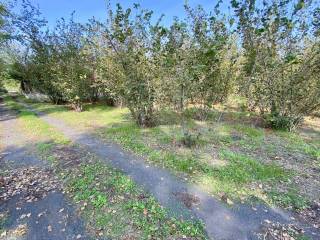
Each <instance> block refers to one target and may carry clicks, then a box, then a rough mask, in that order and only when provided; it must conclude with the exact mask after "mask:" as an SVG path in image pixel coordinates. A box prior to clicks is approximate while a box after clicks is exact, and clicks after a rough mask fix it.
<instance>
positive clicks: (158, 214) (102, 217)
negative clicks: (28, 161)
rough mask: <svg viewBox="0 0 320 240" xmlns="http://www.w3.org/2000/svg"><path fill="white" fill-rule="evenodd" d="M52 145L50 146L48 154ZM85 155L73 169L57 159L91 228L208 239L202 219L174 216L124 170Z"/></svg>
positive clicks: (119, 234)
mask: <svg viewBox="0 0 320 240" xmlns="http://www.w3.org/2000/svg"><path fill="white" fill-rule="evenodd" d="M52 147H53V146H52V145H51V146H48V147H47V148H46V150H45V152H46V155H47V156H50V151H51V150H52ZM42 150H43V148H42ZM79 151H80V150H79ZM43 153H44V151H42V154H43ZM61 154H63V152H61ZM63 155H64V154H63ZM81 155H82V157H83V158H84V159H85V160H84V161H85V162H83V163H82V164H80V165H78V166H77V167H74V166H72V170H71V169H70V168H66V167H62V168H59V164H60V163H59V162H56V161H54V163H55V164H56V169H58V170H57V172H58V174H59V175H60V177H61V178H62V179H63V181H64V183H65V186H66V191H67V192H68V193H69V194H70V195H71V196H72V198H73V199H74V201H75V202H76V203H77V204H78V206H80V210H81V213H82V215H83V216H85V218H86V219H87V222H88V224H89V229H98V235H99V236H101V235H103V236H105V237H108V238H111V239H124V238H125V237H127V238H130V237H133V238H134V239H171V238H173V239H178V238H183V237H184V236H186V237H193V238H195V239H206V235H205V231H204V229H203V225H202V224H201V223H200V222H198V221H187V220H181V219H177V218H174V217H172V214H170V213H169V212H167V210H166V209H165V208H163V207H162V206H161V205H160V204H159V203H158V202H157V201H156V200H155V199H154V198H153V197H152V196H150V195H147V194H145V193H144V191H143V190H142V189H141V188H140V187H138V186H137V185H136V184H135V183H134V182H133V181H132V180H131V179H130V178H128V177H127V176H125V175H124V174H123V173H121V172H120V171H117V170H115V169H114V168H111V167H109V166H108V165H106V164H104V163H101V162H100V161H99V160H97V159H96V158H95V157H93V156H88V155H87V156H86V154H84V153H83V154H81ZM88 159H89V160H88ZM66 161H67V160H66Z"/></svg>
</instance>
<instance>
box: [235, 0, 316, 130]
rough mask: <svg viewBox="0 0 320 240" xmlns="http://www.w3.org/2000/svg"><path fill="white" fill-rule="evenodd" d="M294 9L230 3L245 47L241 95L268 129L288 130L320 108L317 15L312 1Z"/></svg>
mask: <svg viewBox="0 0 320 240" xmlns="http://www.w3.org/2000/svg"><path fill="white" fill-rule="evenodd" d="M294 4H295V1H285V2H279V1H269V2H266V1H265V2H264V4H263V5H258V4H255V2H251V1H245V0H243V1H233V7H234V9H235V12H236V15H237V17H238V18H239V25H238V32H239V34H240V35H241V37H242V42H243V48H244V56H243V60H242V73H241V76H240V81H239V91H240V92H241V93H242V94H243V95H244V96H246V97H247V100H248V105H249V108H250V109H251V110H259V111H260V113H261V114H262V115H264V116H266V120H267V123H268V124H269V125H270V126H271V127H274V128H276V129H286V130H289V131H291V130H293V129H294V128H296V127H297V125H298V124H299V123H301V121H302V120H303V117H304V116H306V115H309V114H311V113H312V112H315V111H316V110H317V109H319V107H320V95H319V93H320V81H319V77H317V76H318V75H319V59H320V48H319V46H320V45H319V36H317V35H316V31H317V30H316V29H317V28H316V26H317V23H316V22H317V20H316V19H317V11H318V10H316V9H317V8H313V5H312V3H311V2H310V3H309V2H308V3H305V2H304V1H299V3H298V4H296V5H295V7H292V6H293V5H294ZM314 9H315V10H314ZM313 12H314V17H315V18H314V23H313V25H314V26H315V28H314V31H315V32H314V33H315V37H314V36H312V34H310V33H312V32H311V31H309V28H311V26H310V24H311V21H309V20H308V17H309V15H312V14H313Z"/></svg>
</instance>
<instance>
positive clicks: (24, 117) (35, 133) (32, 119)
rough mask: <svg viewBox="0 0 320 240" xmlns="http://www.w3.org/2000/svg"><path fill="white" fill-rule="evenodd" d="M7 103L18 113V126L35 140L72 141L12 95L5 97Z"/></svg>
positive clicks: (60, 142) (64, 142)
mask: <svg viewBox="0 0 320 240" xmlns="http://www.w3.org/2000/svg"><path fill="white" fill-rule="evenodd" d="M5 103H6V105H7V106H8V107H9V108H11V109H13V110H16V111H17V112H18V113H17V114H18V118H17V121H18V127H19V128H20V129H21V130H22V131H24V132H25V133H26V134H27V135H28V136H29V137H30V138H31V139H32V140H34V141H53V142H56V143H59V144H67V143H69V142H70V141H69V140H68V139H67V138H66V137H65V136H64V135H63V134H62V133H60V132H58V131H57V129H55V128H54V127H52V126H51V125H49V124H48V123H46V122H44V121H43V120H41V119H39V118H38V117H37V116H36V114H35V113H33V112H31V111H29V110H27V109H25V108H24V107H22V106H21V105H19V104H17V103H16V102H15V101H14V100H12V99H11V98H10V97H6V98H5Z"/></svg>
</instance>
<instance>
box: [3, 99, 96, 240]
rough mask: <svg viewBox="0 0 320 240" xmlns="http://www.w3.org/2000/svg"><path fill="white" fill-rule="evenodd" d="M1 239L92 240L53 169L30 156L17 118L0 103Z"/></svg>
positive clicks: (27, 144)
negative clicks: (3, 176)
mask: <svg viewBox="0 0 320 240" xmlns="http://www.w3.org/2000/svg"><path fill="white" fill-rule="evenodd" d="M0 127H1V132H0V134H1V138H0V139H1V142H0V143H1V149H0V169H1V171H6V174H5V176H6V177H5V178H3V179H0V180H1V181H0V217H1V220H2V221H1V228H2V229H0V230H1V232H2V234H1V236H0V239H24V240H39V239H50V240H66V239H68V240H69V239H70V240H71V239H90V237H89V236H88V235H87V234H86V231H85V226H84V222H83V221H82V220H81V219H80V218H79V217H78V215H77V214H76V211H75V208H74V207H73V206H72V204H70V203H69V201H68V200H67V198H66V197H65V196H64V194H63V193H62V190H61V187H60V184H59V181H58V179H57V178H56V177H55V176H54V175H53V174H52V171H51V169H50V168H49V167H48V166H47V165H46V164H45V163H44V162H42V161H40V160H39V159H37V157H36V156H33V155H32V154H31V153H30V149H29V147H28V146H29V145H30V140H29V139H27V138H26V137H25V136H24V135H23V134H21V133H20V132H19V130H18V128H17V119H16V115H15V114H14V113H13V112H11V111H8V110H7V109H6V108H5V107H4V105H3V103H1V102H0Z"/></svg>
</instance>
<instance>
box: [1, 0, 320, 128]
mask: <svg viewBox="0 0 320 240" xmlns="http://www.w3.org/2000/svg"><path fill="white" fill-rule="evenodd" d="M17 3H19V4H20V5H21V6H20V7H19V10H17V7H16V4H17ZM16 4H15V5H10V4H1V5H0V44H1V51H2V56H3V57H2V59H1V60H2V62H1V69H2V70H1V72H2V75H7V76H8V75H10V77H11V78H13V79H16V80H18V81H20V83H21V90H22V91H23V92H26V93H28V92H38V93H42V94H45V95H47V96H48V97H49V98H50V100H51V101H52V102H54V103H56V104H60V103H70V104H71V105H72V106H73V108H74V109H75V110H77V111H81V110H82V105H83V103H84V102H88V101H92V102H93V101H97V100H99V99H103V98H104V99H107V100H108V102H109V103H110V104H123V105H125V106H127V107H128V108H129V109H130V112H131V114H132V117H133V118H134V120H135V121H136V123H137V124H138V125H139V126H141V127H149V126H153V125H154V124H155V123H156V122H157V119H156V116H157V114H156V113H157V112H158V111H159V110H161V109H167V108H170V109H173V110H175V111H177V112H179V113H180V114H181V119H182V125H183V124H184V112H185V109H186V108H187V107H188V106H189V105H190V104H193V105H194V106H196V107H198V108H199V109H201V113H202V114H203V117H205V114H206V112H207V111H208V110H210V109H211V108H212V107H213V105H214V104H216V103H222V102H224V101H225V100H227V98H228V97H229V96H230V94H236V95H238V96H242V97H244V98H245V99H246V106H245V107H246V108H247V109H248V110H250V111H256V112H259V113H260V114H261V115H262V116H263V117H264V118H265V120H266V122H267V123H268V124H269V125H271V126H272V127H275V128H284V129H288V130H292V129H294V128H295V127H296V126H297V125H298V124H299V123H301V121H302V120H303V117H304V116H306V115H309V114H312V113H313V112H315V111H317V110H319V109H320V7H319V3H317V2H315V1H308V0H270V1H254V0H232V1H231V2H224V3H223V2H222V1H219V2H218V4H217V5H216V6H215V7H214V8H213V9H208V10H207V9H204V8H203V7H201V6H197V7H191V6H190V5H189V4H188V2H186V3H185V7H184V9H185V15H186V17H185V19H178V18H174V19H173V21H172V23H171V25H166V24H163V18H164V16H161V17H160V18H159V19H155V18H154V14H153V12H152V11H149V10H146V9H143V8H142V7H141V6H140V5H138V4H134V5H133V6H132V8H128V9H124V8H123V7H121V5H120V4H117V5H116V6H113V5H111V4H110V3H108V4H107V5H108V7H107V10H106V16H107V18H106V20H105V21H104V22H100V21H97V20H95V19H90V20H88V22H87V23H86V24H83V23H78V22H76V21H75V20H74V17H73V15H71V17H70V19H68V20H66V19H60V20H58V21H57V23H56V26H55V28H54V29H49V30H48V27H47V26H46V25H47V23H46V21H45V20H44V19H43V18H42V16H41V14H40V11H39V9H37V8H35V7H34V6H32V5H31V4H30V3H29V2H28V1H22V2H16ZM222 4H223V5H224V6H225V5H229V6H230V9H229V11H227V12H228V14H226V11H222V10H221V9H225V7H223V8H222V7H221V5H222ZM4 56H6V57H4ZM186 134H187V133H186Z"/></svg>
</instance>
